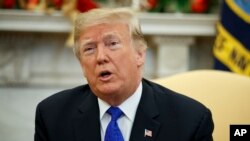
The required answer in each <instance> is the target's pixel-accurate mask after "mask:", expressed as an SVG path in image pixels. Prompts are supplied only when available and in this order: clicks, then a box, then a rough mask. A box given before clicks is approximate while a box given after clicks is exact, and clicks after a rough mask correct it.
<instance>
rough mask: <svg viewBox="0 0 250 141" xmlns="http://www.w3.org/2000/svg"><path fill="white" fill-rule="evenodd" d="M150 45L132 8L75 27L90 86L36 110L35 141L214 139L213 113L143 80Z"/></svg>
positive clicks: (86, 18) (99, 14) (83, 19)
mask: <svg viewBox="0 0 250 141" xmlns="http://www.w3.org/2000/svg"><path fill="white" fill-rule="evenodd" d="M146 48H147V45H146V43H145V41H144V38H143V35H142V33H141V30H140V25H139V22H138V19H137V18H136V17H135V16H134V14H133V13H132V12H131V11H130V10H128V9H122V8H120V9H119V8H118V9H95V10H91V11H89V12H87V13H83V14H80V15H79V16H78V18H77V20H76V23H75V48H74V52H75V54H76V56H77V58H78V60H79V62H80V64H81V67H82V70H83V74H84V76H85V77H86V79H87V81H88V84H87V85H83V86H79V87H76V88H73V89H70V90H65V91H62V92H59V93H57V94H55V95H53V96H50V97H49V98H47V99H45V100H43V101H42V102H41V103H39V105H38V106H37V111H36V121H35V123H36V127H35V141H145V140H152V141H167V140H169V141H211V140H212V132H213V121H212V117H211V113H210V111H209V110H208V109H207V108H206V107H204V106H203V105H202V104H200V103H199V102H197V101H195V100H192V99H190V98H188V97H186V96H183V95H180V94H177V93H175V92H173V91H171V90H169V89H166V88H164V87H162V86H159V85H157V84H154V83H152V82H150V81H148V80H145V79H143V78H142V68H143V64H144V61H145V53H146Z"/></svg>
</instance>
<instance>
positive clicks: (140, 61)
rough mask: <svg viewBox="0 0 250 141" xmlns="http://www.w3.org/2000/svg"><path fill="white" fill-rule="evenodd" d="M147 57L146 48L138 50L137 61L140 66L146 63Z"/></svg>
mask: <svg viewBox="0 0 250 141" xmlns="http://www.w3.org/2000/svg"><path fill="white" fill-rule="evenodd" d="M145 57H146V49H141V50H138V51H137V55H136V62H137V66H138V67H140V66H142V65H143V64H144V62H145Z"/></svg>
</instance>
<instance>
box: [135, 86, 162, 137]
mask: <svg viewBox="0 0 250 141" xmlns="http://www.w3.org/2000/svg"><path fill="white" fill-rule="evenodd" d="M142 83H143V90H142V97H141V100H140V103H139V105H138V109H137V112H136V116H135V120H134V125H133V128H132V131H131V136H130V141H153V140H155V138H156V136H157V134H158V131H159V128H160V123H159V122H158V121H156V120H155V119H156V118H157V116H158V115H159V112H158V108H157V107H156V104H155V101H154V96H153V91H152V89H151V87H150V86H149V85H148V84H146V83H145V81H142ZM145 130H147V131H148V133H149V134H150V132H151V133H152V136H150V135H146V136H145Z"/></svg>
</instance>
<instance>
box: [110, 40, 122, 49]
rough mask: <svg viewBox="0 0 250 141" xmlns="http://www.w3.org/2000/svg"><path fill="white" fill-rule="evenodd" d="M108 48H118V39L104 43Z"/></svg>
mask: <svg viewBox="0 0 250 141" xmlns="http://www.w3.org/2000/svg"><path fill="white" fill-rule="evenodd" d="M106 45H107V46H108V47H109V48H111V49H116V48H119V47H120V46H121V45H120V42H119V41H116V40H111V41H109V42H108V43H107V44H106Z"/></svg>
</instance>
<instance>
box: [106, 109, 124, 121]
mask: <svg viewBox="0 0 250 141" xmlns="http://www.w3.org/2000/svg"><path fill="white" fill-rule="evenodd" d="M107 113H108V114H110V115H111V120H112V121H117V119H118V118H120V117H121V116H122V115H123V112H122V111H121V110H120V109H119V108H118V107H113V106H111V107H110V108H109V109H108V110H107Z"/></svg>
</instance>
